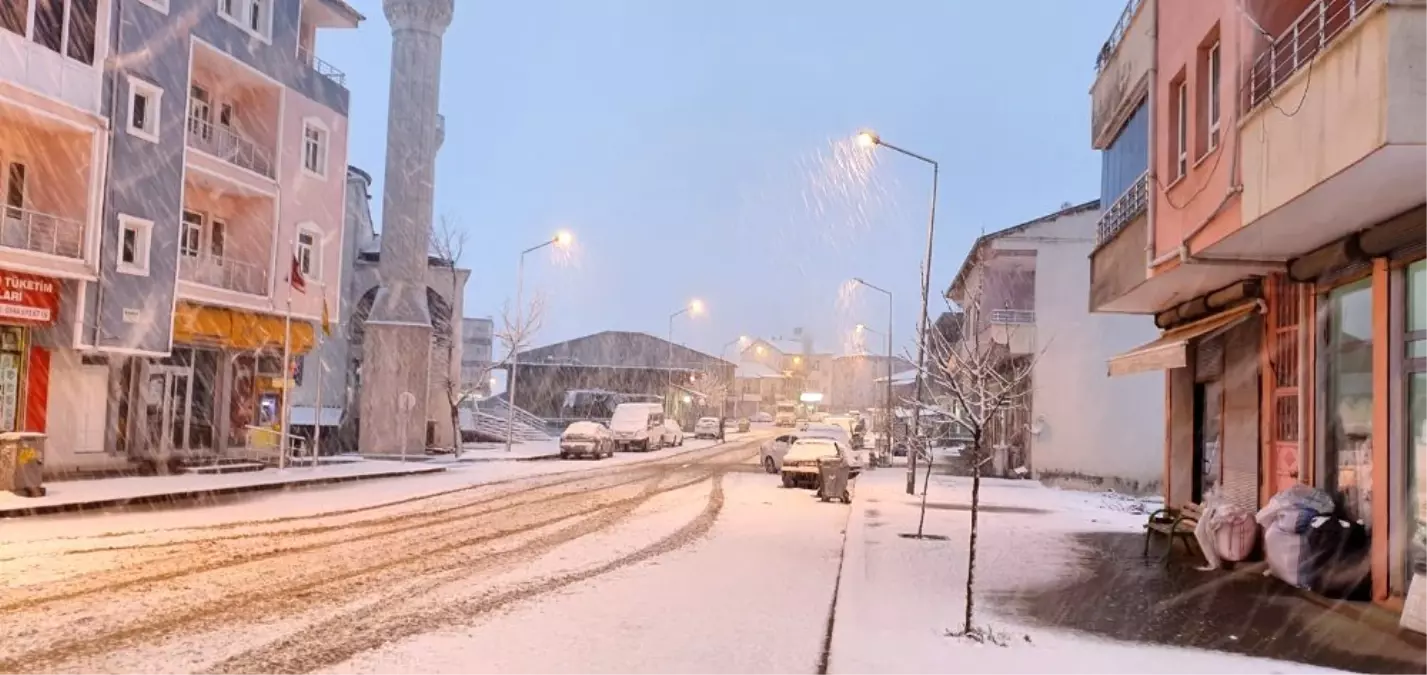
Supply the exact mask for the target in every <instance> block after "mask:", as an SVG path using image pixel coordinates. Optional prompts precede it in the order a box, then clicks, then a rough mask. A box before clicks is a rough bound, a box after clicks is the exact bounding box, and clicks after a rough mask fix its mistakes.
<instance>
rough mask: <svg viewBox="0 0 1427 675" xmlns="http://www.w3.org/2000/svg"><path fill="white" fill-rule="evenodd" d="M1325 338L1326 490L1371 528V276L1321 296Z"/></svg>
mask: <svg viewBox="0 0 1427 675" xmlns="http://www.w3.org/2000/svg"><path fill="white" fill-rule="evenodd" d="M1323 299H1324V302H1323V305H1322V306H1323V312H1322V313H1321V315H1322V321H1323V325H1322V326H1321V329H1320V331H1319V334H1320V335H1322V336H1323V343H1322V346H1321V348H1320V351H1319V357H1318V361H1319V363H1321V364H1323V365H1322V367H1323V368H1324V369H1325V370H1326V373H1324V374H1325V376H1326V377H1325V378H1324V381H1325V382H1326V384H1327V386H1326V388H1325V389H1326V391H1325V392H1324V393H1325V394H1326V396H1325V397H1324V404H1325V406H1326V407H1325V408H1324V411H1323V412H1324V413H1325V415H1324V417H1325V418H1326V420H1325V421H1326V425H1325V427H1326V428H1325V429H1324V430H1323V431H1324V434H1323V438H1322V441H1323V443H1324V444H1325V445H1326V446H1327V447H1326V448H1325V450H1326V452H1323V453H1321V455H1320V456H1321V458H1322V461H1323V462H1324V463H1325V464H1326V466H1324V467H1323V469H1324V470H1323V472H1322V474H1321V475H1322V477H1323V478H1322V481H1321V482H1322V483H1323V484H1322V485H1321V487H1322V488H1323V489H1324V490H1327V491H1328V493H1329V494H1331V495H1333V500H1334V501H1335V502H1337V504H1338V507H1339V509H1340V510H1341V511H1342V515H1344V516H1346V517H1347V519H1349V520H1354V521H1356V520H1362V521H1363V523H1364V524H1365V525H1366V526H1367V527H1368V529H1372V507H1371V505H1372V498H1373V489H1372V488H1373V486H1372V426H1373V419H1372V408H1373V386H1372V353H1373V342H1372V337H1373V331H1372V316H1373V314H1372V279H1363V280H1360V281H1357V282H1354V283H1351V284H1347V285H1345V286H1340V287H1338V288H1335V289H1333V290H1331V291H1329V292H1328V293H1327V294H1326V295H1325V296H1323Z"/></svg>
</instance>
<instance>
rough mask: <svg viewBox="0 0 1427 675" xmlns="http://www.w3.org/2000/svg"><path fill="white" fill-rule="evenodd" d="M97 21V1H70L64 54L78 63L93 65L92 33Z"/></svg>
mask: <svg viewBox="0 0 1427 675" xmlns="http://www.w3.org/2000/svg"><path fill="white" fill-rule="evenodd" d="M98 19H99V0H70V2H69V33H68V38H69V42H68V44H66V45H65V47H64V53H65V55H66V56H68V57H69V58H71V59H74V60H75V61H78V62H80V63H84V64H88V65H94V31H95V22H96V21H98Z"/></svg>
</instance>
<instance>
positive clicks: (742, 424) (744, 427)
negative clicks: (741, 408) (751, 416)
mask: <svg viewBox="0 0 1427 675" xmlns="http://www.w3.org/2000/svg"><path fill="white" fill-rule="evenodd" d="M749 427H750V425H749V423H748V418H747V417H744V418H742V419H740V420H738V430H739V431H748V429H749Z"/></svg>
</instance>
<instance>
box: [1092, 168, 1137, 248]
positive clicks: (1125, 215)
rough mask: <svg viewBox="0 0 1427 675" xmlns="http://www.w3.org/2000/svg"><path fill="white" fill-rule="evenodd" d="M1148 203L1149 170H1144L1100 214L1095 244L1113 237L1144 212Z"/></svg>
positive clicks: (1096, 226) (1096, 227) (1097, 244)
mask: <svg viewBox="0 0 1427 675" xmlns="http://www.w3.org/2000/svg"><path fill="white" fill-rule="evenodd" d="M1148 204H1149V172H1145V173H1142V174H1140V177H1139V178H1136V179H1135V182H1133V183H1130V187H1129V188H1128V189H1126V190H1125V192H1124V193H1123V194H1121V195H1120V196H1119V197H1116V198H1115V202H1114V203H1113V204H1111V205H1110V208H1108V209H1105V213H1103V214H1101V215H1100V222H1099V223H1097V224H1096V225H1095V245H1096V246H1099V245H1101V244H1103V243H1105V242H1107V241H1110V240H1111V239H1114V238H1115V235H1117V234H1119V233H1120V230H1123V229H1125V226H1126V225H1128V224H1130V221H1132V220H1134V219H1135V218H1136V217H1137V216H1139V215H1140V214H1141V213H1144V212H1145V208H1146V207H1147V206H1148Z"/></svg>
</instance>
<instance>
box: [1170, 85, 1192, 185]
mask: <svg viewBox="0 0 1427 675" xmlns="http://www.w3.org/2000/svg"><path fill="white" fill-rule="evenodd" d="M1175 96H1177V97H1178V98H1179V100H1178V101H1177V102H1176V103H1175V107H1176V108H1177V109H1178V110H1179V121H1178V124H1177V125H1176V127H1177V128H1176V129H1175V132H1174V134H1175V140H1177V141H1178V143H1179V147H1178V148H1176V150H1177V151H1178V152H1177V153H1176V154H1177V155H1178V157H1176V158H1175V164H1174V178H1175V180H1178V179H1180V178H1183V177H1184V175H1185V174H1186V173H1188V172H1189V83H1188V82H1185V81H1183V80H1181V81H1180V82H1179V87H1178V88H1177V89H1176V91H1175Z"/></svg>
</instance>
